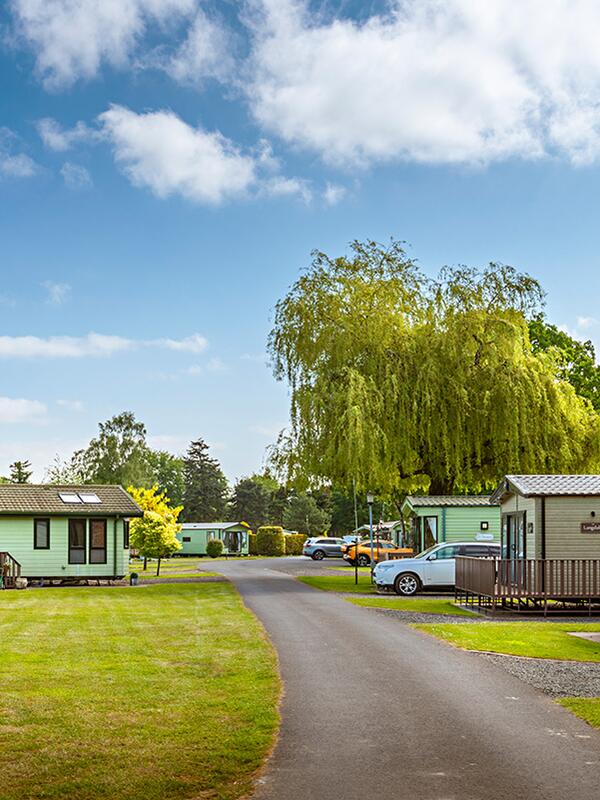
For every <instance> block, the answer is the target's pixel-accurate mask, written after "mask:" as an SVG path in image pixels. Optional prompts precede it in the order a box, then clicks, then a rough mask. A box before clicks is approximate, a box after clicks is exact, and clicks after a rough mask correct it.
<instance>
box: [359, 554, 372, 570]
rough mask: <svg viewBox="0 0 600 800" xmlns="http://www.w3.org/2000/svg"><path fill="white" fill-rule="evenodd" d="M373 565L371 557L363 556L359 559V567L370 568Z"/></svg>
mask: <svg viewBox="0 0 600 800" xmlns="http://www.w3.org/2000/svg"><path fill="white" fill-rule="evenodd" d="M370 563H371V559H370V558H369V556H365V555H363V554H361V555H359V557H358V566H359V567H368V566H369V564H370Z"/></svg>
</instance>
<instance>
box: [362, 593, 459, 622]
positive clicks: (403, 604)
mask: <svg viewBox="0 0 600 800" xmlns="http://www.w3.org/2000/svg"><path fill="white" fill-rule="evenodd" d="M348 602H349V603H353V604H354V605H355V606H362V607H363V608H391V609H393V610H394V611H412V612H413V613H418V614H447V615H449V616H452V617H473V613H472V612H471V611H465V609H464V608H459V607H458V606H455V605H454V603H452V602H450V600H440V599H439V598H427V597H415V598H412V597H349V598H348Z"/></svg>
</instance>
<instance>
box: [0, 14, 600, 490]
mask: <svg viewBox="0 0 600 800" xmlns="http://www.w3.org/2000/svg"><path fill="white" fill-rule="evenodd" d="M509 6H510V8H511V13H510V16H509V17H508V16H507V8H508V7H509ZM542 7H543V8H544V14H543V15H541V13H540V9H541V8H542ZM74 8H75V10H73V9H74ZM0 24H1V39H0V42H1V45H0V47H1V50H0V76H1V80H2V84H1V95H0V96H1V97H2V104H1V106H0V109H1V115H2V116H1V119H0V242H1V247H2V251H1V252H2V257H1V260H0V265H1V267H0V268H1V274H2V281H1V284H0V370H1V372H0V375H1V378H0V474H2V473H3V472H5V471H6V469H7V466H8V464H9V463H10V462H11V461H13V460H15V459H23V458H29V459H30V460H31V461H32V462H33V463H34V466H35V468H36V477H38V478H42V477H43V474H44V469H45V468H46V467H47V465H48V464H49V463H50V461H51V460H52V458H53V457H54V455H55V454H59V455H60V456H62V457H65V456H68V455H69V454H70V453H71V452H72V450H73V449H75V448H77V447H81V446H83V445H84V444H85V443H87V441H89V439H90V438H91V437H92V436H93V435H94V434H95V432H96V426H97V423H98V422H99V421H101V420H104V419H107V418H108V417H110V416H111V415H112V414H114V413H117V412H119V411H121V410H124V409H131V410H133V411H135V413H136V415H137V416H138V418H139V419H141V420H143V421H144V422H145V423H146V425H147V427H148V432H149V436H150V441H151V443H153V444H155V445H156V446H161V447H164V448H166V449H170V450H172V451H173V452H180V451H182V450H183V449H184V447H185V445H186V443H187V442H188V441H189V440H190V439H191V438H193V437H196V436H199V435H200V436H203V437H204V438H205V439H206V440H207V441H208V442H209V443H211V445H212V446H213V448H214V454H215V456H217V457H218V458H219V459H220V460H221V462H222V464H223V467H224V469H225V471H226V474H227V475H228V477H229V478H230V479H232V480H233V479H235V478H236V477H239V476H241V475H244V474H248V473H250V472H252V471H254V470H256V469H259V468H260V466H261V464H262V461H263V458H264V451H265V447H266V446H267V445H268V444H269V443H271V442H272V441H273V440H274V438H275V436H276V434H277V431H278V430H279V429H280V428H281V427H282V426H284V425H285V422H286V418H287V394H286V388H285V386H282V385H281V384H277V383H276V382H275V381H274V379H273V377H272V375H271V373H270V370H269V368H268V366H267V365H266V363H265V361H266V358H265V355H264V354H265V341H266V337H267V335H268V331H269V328H270V322H271V318H272V310H273V307H274V305H275V303H276V301H277V299H278V298H280V297H281V296H282V295H283V294H284V293H285V291H286V289H287V287H288V286H289V285H290V284H291V283H292V282H293V281H294V279H295V278H296V276H297V275H298V273H299V270H300V269H301V268H302V267H304V266H306V265H307V264H308V263H309V260H310V251H311V250H312V249H313V248H319V249H322V250H325V251H326V252H328V253H330V254H338V253H341V252H343V251H344V250H345V247H346V243H347V242H348V241H350V240H351V239H354V238H366V237H370V238H375V239H378V240H382V241H384V240H386V239H388V238H389V237H390V236H395V237H397V238H400V239H405V240H407V241H408V242H410V252H411V253H412V254H413V255H414V256H415V257H417V258H418V259H419V260H420V262H421V264H422V266H423V267H424V269H425V270H426V271H427V272H429V273H431V274H433V273H435V272H436V271H437V270H438V269H439V268H440V267H441V266H443V265H444V264H457V263H466V264H469V265H473V266H476V265H483V264H486V263H487V262H488V261H491V260H494V261H503V262H506V263H510V264H513V265H515V266H517V267H519V268H520V269H523V270H525V271H528V272H530V273H531V274H533V275H535V276H536V277H538V278H539V279H540V280H541V281H542V283H543V285H544V287H545V289H546V290H547V292H548V316H549V317H550V318H551V320H552V321H554V322H556V323H557V324H559V325H562V326H564V327H566V328H567V329H568V330H570V331H571V332H575V333H577V334H578V335H579V336H581V337H583V338H592V339H596V337H597V336H598V330H599V328H598V324H599V323H598V322H597V321H596V320H597V318H600V311H599V310H598V308H597V303H598V301H597V295H598V288H599V286H598V284H599V282H600V280H599V277H598V275H599V270H598V266H599V256H598V253H599V252H600V247H599V245H600V242H599V239H600V232H599V226H598V223H597V218H598V196H599V193H600V190H599V185H600V184H599V177H600V170H599V168H598V159H599V157H600V111H599V110H598V109H599V106H598V98H599V94H600V92H599V89H600V55H599V54H598V50H597V41H598V40H599V37H600V9H599V8H598V6H597V4H595V3H590V2H586V1H585V0H570V2H566V0H565V2H561V0H557V2H555V3H554V4H553V5H552V8H551V9H549V8H548V6H547V5H545V4H542V3H541V2H540V1H539V0H523V2H522V3H520V4H519V10H518V12H517V11H515V6H514V4H511V3H509V2H507V0H488V2H486V4H475V3H472V2H468V0H448V2H447V3H445V4H439V3H435V2H433V0H420V2H390V3H386V2H372V3H358V2H343V1H342V0H340V2H325V3H318V4H312V5H311V4H309V3H303V2H301V1H300V0H298V1H297V2H292V0H277V1H275V0H251V1H250V0H249V1H248V2H227V1H226V0H223V1H222V2H219V0H213V2H202V0H122V2H120V3H116V4H99V3H97V2H92V0H79V2H78V3H76V4H73V3H69V2H67V0H52V2H49V0H44V1H43V0H12V1H11V2H5V3H4V4H3V5H2V12H1V15H0ZM549 43H551V46H550V45H549Z"/></svg>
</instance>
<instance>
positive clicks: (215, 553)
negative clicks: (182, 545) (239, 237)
mask: <svg viewBox="0 0 600 800" xmlns="http://www.w3.org/2000/svg"><path fill="white" fill-rule="evenodd" d="M222 553H223V542H222V541H221V540H220V539H209V540H208V542H207V543H206V555H207V556H210V557H211V558H218V557H219V556H220V555H222Z"/></svg>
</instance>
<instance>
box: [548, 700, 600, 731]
mask: <svg viewBox="0 0 600 800" xmlns="http://www.w3.org/2000/svg"><path fill="white" fill-rule="evenodd" d="M558 703H560V705H561V706H564V707H565V708H568V709H569V711H572V712H573V713H574V714H577V716H578V717H581V719H584V720H585V721H586V722H589V724H590V725H593V726H594V728H600V697H561V698H560V700H558Z"/></svg>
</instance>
